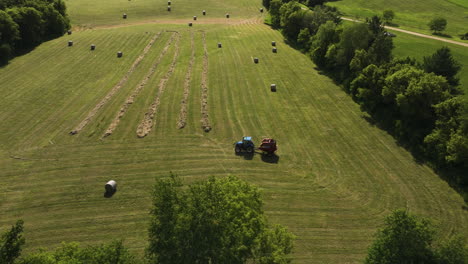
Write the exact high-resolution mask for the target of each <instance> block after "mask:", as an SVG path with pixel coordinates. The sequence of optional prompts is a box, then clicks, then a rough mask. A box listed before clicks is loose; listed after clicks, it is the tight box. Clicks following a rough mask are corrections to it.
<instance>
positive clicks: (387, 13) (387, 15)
mask: <svg viewBox="0 0 468 264" xmlns="http://www.w3.org/2000/svg"><path fill="white" fill-rule="evenodd" d="M382 18H383V20H384V21H385V23H387V24H389V23H392V20H393V19H394V18H395V12H393V10H388V9H387V10H384V11H383V16H382Z"/></svg>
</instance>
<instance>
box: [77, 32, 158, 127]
mask: <svg viewBox="0 0 468 264" xmlns="http://www.w3.org/2000/svg"><path fill="white" fill-rule="evenodd" d="M160 35H161V32H159V33H158V34H156V35H154V37H153V38H152V39H151V40H150V42H149V43H148V45H146V47H145V48H144V49H143V52H142V53H141V54H140V56H138V58H137V59H136V60H135V61H134V62H133V64H132V66H131V67H130V69H129V70H128V71H127V73H126V74H125V75H124V77H123V78H122V79H121V80H120V81H119V82H118V83H117V84H116V85H115V86H114V87H113V88H112V89H111V90H110V92H109V93H107V95H106V96H105V97H104V98H103V99H102V100H101V101H100V102H99V103H98V104H97V105H96V106H94V108H93V109H92V110H91V111H90V112H89V113H88V115H87V116H86V117H85V119H83V121H81V122H80V123H79V124H78V126H76V127H75V129H73V130H72V131H71V132H70V134H71V135H75V134H77V133H78V132H80V131H81V130H82V129H83V128H84V127H85V126H86V125H87V124H88V123H89V122H90V121H91V119H92V118H93V117H94V116H95V115H96V113H97V112H98V111H99V109H101V108H102V107H103V106H104V105H105V104H106V103H107V102H109V100H110V99H111V98H112V97H113V96H114V95H115V94H116V93H117V92H118V91H119V90H120V88H122V86H124V85H125V83H127V81H128V79H129V78H130V75H131V74H132V73H133V72H134V71H135V69H136V67H137V66H138V65H139V64H140V62H141V61H142V60H143V58H144V57H145V56H146V54H147V53H148V51H149V50H150V48H151V46H153V44H154V42H155V41H156V39H158V37H159V36H160Z"/></svg>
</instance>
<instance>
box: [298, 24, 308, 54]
mask: <svg viewBox="0 0 468 264" xmlns="http://www.w3.org/2000/svg"><path fill="white" fill-rule="evenodd" d="M310 41H311V36H310V32H309V29H308V28H303V29H301V31H300V32H299V35H298V36H297V44H299V46H300V47H302V49H303V50H304V51H305V52H307V51H308V50H307V49H308V48H309V47H310Z"/></svg>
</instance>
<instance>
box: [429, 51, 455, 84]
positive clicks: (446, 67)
mask: <svg viewBox="0 0 468 264" xmlns="http://www.w3.org/2000/svg"><path fill="white" fill-rule="evenodd" d="M423 68H424V70H425V71H426V72H433V73H435V74H436V75H441V76H444V77H445V78H446V79H447V81H448V82H449V84H450V85H453V86H457V85H458V84H459V79H458V78H457V77H456V75H457V74H458V72H459V71H460V70H461V65H460V63H458V62H457V61H456V60H455V59H454V58H453V56H452V53H451V52H450V49H449V48H448V47H442V48H440V49H438V50H437V51H436V52H435V53H434V54H432V55H431V56H428V57H424V59H423Z"/></svg>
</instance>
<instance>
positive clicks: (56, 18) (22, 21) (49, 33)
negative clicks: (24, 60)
mask: <svg viewBox="0 0 468 264" xmlns="http://www.w3.org/2000/svg"><path fill="white" fill-rule="evenodd" d="M69 29H70V19H69V18H68V16H67V12H66V6H65V2H64V1H63V0H2V1H0V64H5V63H7V62H8V60H9V59H11V58H12V57H13V56H15V55H19V54H21V53H23V52H25V51H27V50H29V49H31V48H34V47H35V46H37V45H39V44H41V43H42V42H43V41H47V40H50V39H53V38H56V37H59V36H62V35H63V34H64V33H65V32H67V30H69Z"/></svg>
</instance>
